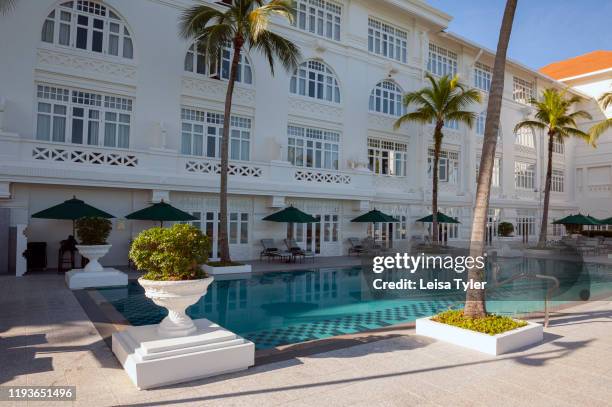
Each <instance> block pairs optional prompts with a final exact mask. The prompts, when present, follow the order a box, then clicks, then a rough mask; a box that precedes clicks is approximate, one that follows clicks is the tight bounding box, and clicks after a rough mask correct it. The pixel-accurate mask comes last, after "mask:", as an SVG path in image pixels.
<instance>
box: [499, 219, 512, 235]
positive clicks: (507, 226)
mask: <svg viewBox="0 0 612 407" xmlns="http://www.w3.org/2000/svg"><path fill="white" fill-rule="evenodd" d="M497 233H498V234H499V235H500V236H502V237H508V236H512V234H513V233H514V225H513V224H512V223H510V222H501V223H500V224H499V225H498V226H497Z"/></svg>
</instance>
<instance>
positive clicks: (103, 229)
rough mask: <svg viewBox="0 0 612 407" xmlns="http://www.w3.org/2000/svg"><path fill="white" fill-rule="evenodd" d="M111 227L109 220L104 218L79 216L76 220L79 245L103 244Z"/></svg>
mask: <svg viewBox="0 0 612 407" xmlns="http://www.w3.org/2000/svg"><path fill="white" fill-rule="evenodd" d="M111 229H112V224H111V221H110V220H108V219H105V218H97V217H91V218H81V219H78V220H77V221H76V233H77V236H78V237H79V241H80V244H81V245H84V246H96V245H105V244H107V243H106V239H108V236H109V235H110V232H111Z"/></svg>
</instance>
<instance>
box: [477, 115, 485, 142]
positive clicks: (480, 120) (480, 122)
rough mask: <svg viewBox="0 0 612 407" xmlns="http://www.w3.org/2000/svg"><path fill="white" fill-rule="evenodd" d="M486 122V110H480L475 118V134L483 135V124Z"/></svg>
mask: <svg viewBox="0 0 612 407" xmlns="http://www.w3.org/2000/svg"><path fill="white" fill-rule="evenodd" d="M486 122H487V112H482V113H480V114H479V115H478V117H477V118H476V134H478V135H479V136H484V133H485V124H486Z"/></svg>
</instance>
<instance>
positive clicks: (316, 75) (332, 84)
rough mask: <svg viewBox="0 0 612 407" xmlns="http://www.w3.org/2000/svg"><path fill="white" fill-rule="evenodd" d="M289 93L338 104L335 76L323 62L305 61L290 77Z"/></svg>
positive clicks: (338, 92)
mask: <svg viewBox="0 0 612 407" xmlns="http://www.w3.org/2000/svg"><path fill="white" fill-rule="evenodd" d="M289 90H290V92H291V93H293V94H295V95H301V96H308V97H311V98H315V99H320V100H326V101H328V102H334V103H340V87H339V86H338V81H337V80H336V75H334V73H333V72H332V70H331V69H329V67H328V66H327V65H325V64H324V63H323V62H319V61H306V62H304V63H303V64H301V65H300V66H299V67H298V69H296V71H295V72H294V73H293V76H292V77H291V86H290V89H289Z"/></svg>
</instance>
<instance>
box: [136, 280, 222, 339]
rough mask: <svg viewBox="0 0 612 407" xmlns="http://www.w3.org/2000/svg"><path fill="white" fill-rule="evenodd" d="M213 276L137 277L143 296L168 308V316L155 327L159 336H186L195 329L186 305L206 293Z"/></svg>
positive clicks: (196, 300)
mask: <svg viewBox="0 0 612 407" xmlns="http://www.w3.org/2000/svg"><path fill="white" fill-rule="evenodd" d="M213 280H214V277H207V278H203V279H199V280H184V281H153V280H147V279H144V278H139V279H138V283H139V284H140V285H141V286H142V287H143V288H144V290H145V296H147V298H150V299H151V300H153V302H154V303H155V304H156V305H158V306H160V307H164V308H166V309H167V310H168V316H167V317H166V318H164V319H163V320H162V322H161V323H160V324H159V327H158V328H157V331H158V333H159V335H160V336H163V337H177V336H186V335H190V334H192V333H194V332H195V331H196V326H195V325H194V323H193V320H192V319H191V318H190V317H189V316H188V315H187V314H186V313H185V311H186V310H187V307H189V306H190V305H193V304H195V303H196V302H198V300H199V299H200V298H201V297H202V296H204V295H205V294H206V291H207V290H208V286H209V285H210V284H211V283H212V282H213Z"/></svg>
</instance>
